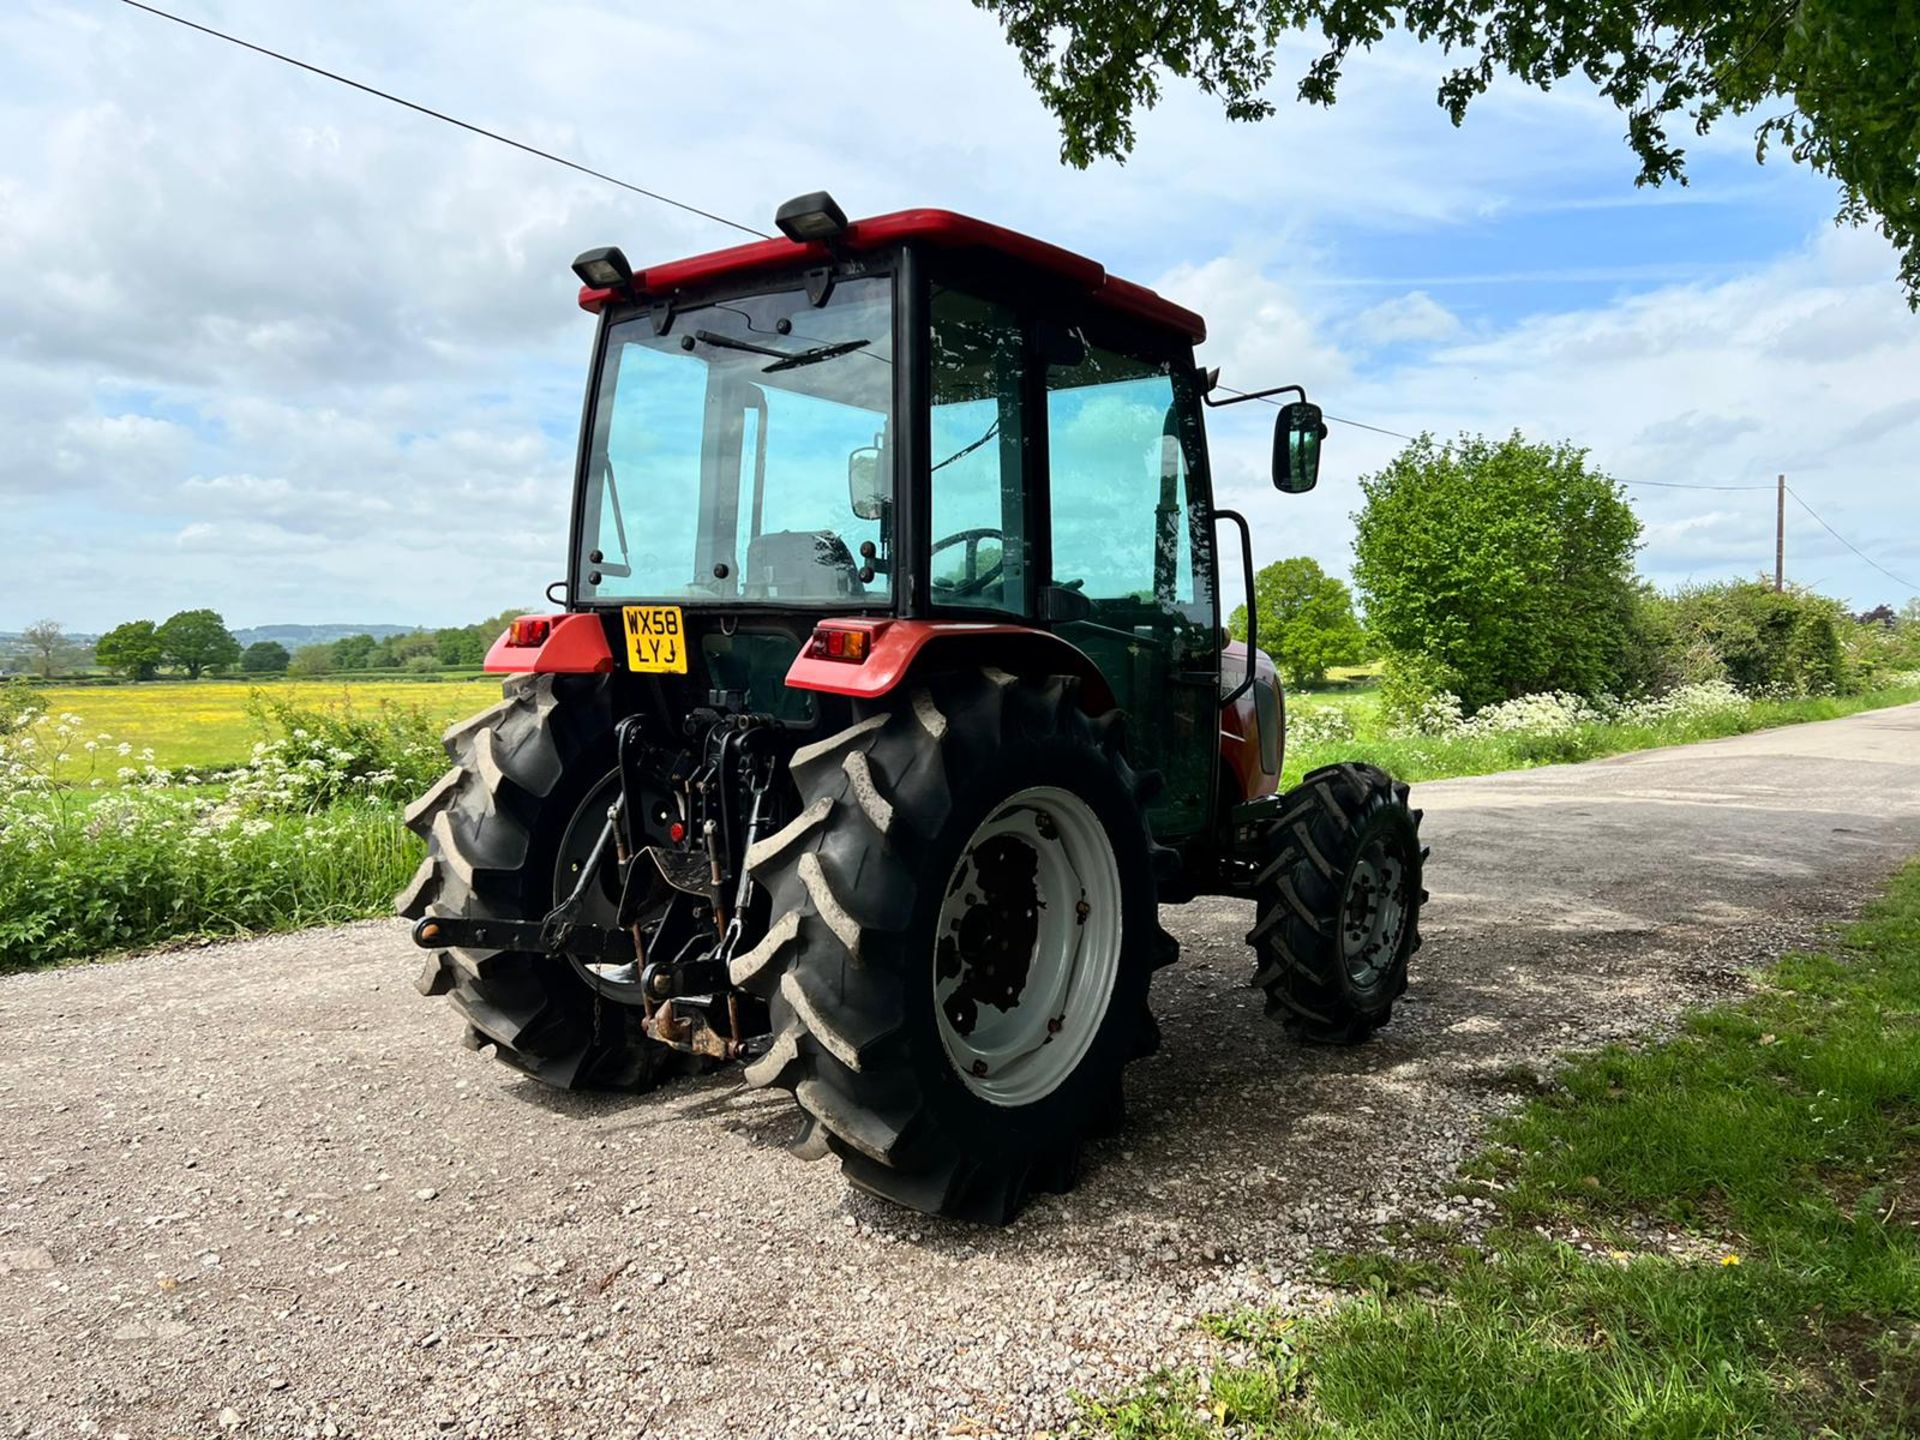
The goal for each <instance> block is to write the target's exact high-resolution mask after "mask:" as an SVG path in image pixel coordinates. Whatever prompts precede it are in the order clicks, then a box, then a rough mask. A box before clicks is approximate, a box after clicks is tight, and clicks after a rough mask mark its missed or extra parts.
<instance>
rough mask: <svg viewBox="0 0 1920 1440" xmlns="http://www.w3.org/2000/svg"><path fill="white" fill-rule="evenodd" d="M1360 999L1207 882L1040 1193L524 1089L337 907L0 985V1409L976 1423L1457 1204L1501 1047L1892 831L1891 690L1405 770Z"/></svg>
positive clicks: (1898, 786)
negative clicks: (1105, 1106) (1388, 925)
mask: <svg viewBox="0 0 1920 1440" xmlns="http://www.w3.org/2000/svg"><path fill="white" fill-rule="evenodd" d="M1415 800H1416V803H1419V804H1423V805H1424V806H1425V808H1426V811H1427V825H1426V828H1427V832H1428V835H1429V837H1430V839H1431V841H1432V844H1433V846H1434V857H1433V861H1432V865H1431V870H1430V875H1429V880H1430V884H1431V888H1432V890H1433V900H1432V904H1431V906H1430V908H1429V910H1428V912H1427V917H1428V918H1427V924H1426V934H1427V937H1428V940H1427V945H1426V948H1425V949H1424V950H1423V951H1422V952H1421V953H1420V955H1419V956H1418V957H1417V959H1416V962H1415V972H1414V979H1413V988H1412V990H1411V992H1410V993H1409V995H1408V996H1407V999H1406V1003H1405V1006H1404V1008H1403V1009H1402V1010H1401V1011H1400V1012H1399V1014H1398V1016H1397V1018H1396V1019H1395V1021H1394V1024H1393V1025H1392V1026H1391V1027H1390V1028H1389V1029H1388V1030H1386V1031H1385V1032H1383V1033H1382V1034H1381V1035H1380V1036H1379V1037H1378V1038H1377V1039H1376V1040H1375V1041H1374V1042H1373V1043H1372V1044H1370V1045H1367V1046H1365V1047H1362V1048H1360V1049H1357V1050H1351V1051H1324V1050H1304V1049H1300V1048H1297V1047H1295V1046H1294V1045H1292V1044H1290V1043H1289V1042H1288V1041H1287V1040H1286V1039H1285V1038H1284V1037H1283V1036H1282V1035H1281V1033H1280V1032H1279V1031H1278V1029H1277V1028H1275V1027H1274V1026H1272V1025H1271V1024H1270V1023H1269V1022H1267V1021H1266V1020H1265V1019H1264V1018H1263V1017H1262V1016H1261V1013H1260V1007H1259V1006H1258V1004H1257V1003H1255V997H1254V996H1253V994H1252V992H1249V991H1247V990H1246V989H1244V988H1242V986H1243V985H1244V982H1245V980H1246V978H1247V975H1248V972H1249V963H1248V960H1247V954H1246V951H1245V949H1244V947H1243V946H1242V945H1241V944H1240V936H1241V935H1242V934H1243V932H1244V931H1245V929H1246V928H1247V925H1248V924H1249V922H1250V916H1251V907H1250V906H1247V905H1244V904H1240V903H1234V902H1218V901H1209V902H1201V903H1196V904H1193V905H1188V906H1184V907H1180V908H1177V909H1170V910H1169V911H1168V912H1167V921H1168V925H1169V928H1170V929H1172V931H1173V932H1174V933H1175V934H1176V935H1177V936H1178V937H1179V938H1180V940H1181V942H1182V944H1183V946H1184V949H1185V956H1184V959H1183V961H1182V963H1181V964H1179V965H1177V966H1175V967H1173V968H1172V969H1170V970H1167V971H1164V972H1162V974H1161V976H1160V977H1159V978H1158V979H1157V981H1156V983H1155V1006H1156V1009H1157V1011H1158V1013H1159V1014H1160V1016H1161V1018H1162V1024H1163V1027H1164V1030H1165V1037H1166V1039H1165V1045H1164V1047H1163V1048H1162V1050H1161V1052H1160V1054H1159V1055H1158V1056H1156V1057H1155V1058H1153V1059H1151V1060H1148V1061H1146V1062H1144V1063H1142V1064H1140V1065H1138V1066H1136V1067H1135V1069H1134V1071H1133V1072H1132V1076H1133V1078H1132V1083H1131V1086H1130V1102H1131V1106H1130V1118H1129V1123H1128V1125H1127V1127H1126V1129H1125V1131H1124V1132H1123V1133H1122V1134H1121V1135H1120V1136H1119V1137H1118V1138H1116V1139H1114V1140H1112V1141H1110V1142H1107V1143H1105V1144H1103V1145H1101V1146H1100V1147H1098V1148H1097V1149H1096V1150H1095V1151H1094V1153H1093V1154H1092V1155H1091V1157H1090V1167H1089V1169H1090V1173H1089V1174H1088V1175H1087V1178H1086V1180H1085V1181H1084V1183H1083V1184H1082V1186H1081V1188H1080V1189H1079V1190H1078V1191H1077V1192H1075V1193H1074V1194H1072V1195H1069V1196H1065V1197H1048V1198H1045V1199H1043V1200H1041V1201H1040V1202H1039V1203H1037V1204H1035V1205H1034V1206H1032V1207H1031V1208H1030V1209H1029V1210H1028V1211H1027V1212H1026V1214H1025V1215H1023V1216H1022V1218H1021V1219H1020V1220H1019V1222H1018V1223H1016V1224H1015V1225H1013V1226H1012V1227H1010V1228H1008V1229H1006V1230H1004V1231H988V1230H981V1229H975V1228H969V1227H962V1226H958V1225H952V1224H946V1223H941V1222H935V1221H929V1220H926V1219H923V1218H921V1217H918V1216H914V1215H909V1214H906V1213H903V1212H899V1211H895V1210H892V1209H889V1208H886V1207H885V1206H883V1205H881V1204H879V1203H878V1202H874V1201H870V1200H867V1199H865V1198H863V1197H861V1196H858V1195H854V1194H852V1193H850V1192H849V1191H848V1190H847V1189H846V1187H845V1186H844V1185H843V1183H842V1182H841V1180H840V1178H839V1175H838V1174H837V1173H836V1171H835V1169H834V1167H833V1166H832V1165H830V1164H820V1165H805V1164H802V1163H800V1162H798V1161H796V1160H794V1159H793V1158H792V1157H790V1156H789V1155H787V1154H786V1153H785V1151H784V1150H783V1149H782V1142H783V1141H784V1140H785V1138H786V1137H787V1136H788V1134H789V1133H790V1131H791V1129H792V1119H791V1116H790V1114H789V1109H788V1107H789V1105H790V1103H791V1102H790V1101H789V1100H788V1099H787V1097H786V1096H784V1095H779V1094H767V1093H764V1092H748V1091H745V1090H743V1089H741V1088H740V1086H739V1083H738V1081H737V1080H736V1079H735V1078H734V1077H733V1076H731V1075H727V1074H720V1075H715V1076H711V1077H709V1078H706V1079H704V1080H701V1081H697V1082H691V1083H688V1084H684V1085H680V1086H678V1087H675V1088H673V1089H671V1090H669V1091H666V1092H663V1093H661V1094H658V1095H655V1096H652V1097H646V1098H640V1099H619V1098H605V1097H600V1098H594V1097H587V1098H581V1097H574V1096H565V1095H556V1094H553V1093H551V1092H548V1091H545V1090H543V1089H542V1088H540V1087H539V1086H537V1085H535V1084H533V1083H531V1082H529V1081H526V1080H523V1079H519V1078H516V1077H515V1075H514V1074H513V1073H512V1072H509V1071H508V1070H507V1069H506V1067H504V1066H500V1065H497V1064H494V1063H492V1062H491V1061H489V1060H488V1059H486V1058H485V1057H483V1056H480V1055H476V1054H473V1053H471V1052H468V1051H466V1050H463V1049H461V1048H460V1047H459V1046H458V1045H457V1044H456V1043H455V1036H456V1031H457V1028H458V1027H457V1026H456V1023H455V1020H454V1017H453V1015H452V1014H451V1013H450V1012H449V1011H448V1010H446V1009H445V1008H444V1006H443V1005H442V1004H440V1003H438V1002H435V1003H428V1002H426V1001H423V1000H421V999H420V998H419V997H418V996H417V995H416V994H415V992H414V989H413V985H412V979H413V976H414V974H415V973H416V971H417V970H418V961H417V959H416V958H415V954H414V952H413V951H412V950H411V947H410V946H409V945H408V943H407V940H406V936H405V932H404V931H403V930H402V929H401V928H400V927H399V926H398V925H397V924H389V923H368V924H363V925H355V926H348V927H345V928H343V929H338V930H328V931H310V932H307V933H304V934H298V935H287V936H277V937H273V938H269V939H264V940H250V941H244V942H238V943H234V944H226V945H219V946H214V947H210V948H206V949H202V950H197V951H188V952H181V953H172V954H161V955H153V956H148V957H144V958H140V959H135V960H130V961H126V962H122V963H118V964H111V965H99V966H87V967H81V968H75V969H67V970H58V971H48V972H44V973H39V974H31V975H24V976H15V977H11V978H6V979H0V1323H3V1324H4V1326H5V1329H4V1334H5V1336H6V1339H5V1343H4V1348H3V1349H0V1433H4V1434H11V1435H23V1436H24V1435H35V1436H37V1435H62V1436H66V1435H73V1434H99V1435H103V1436H105V1435H115V1434H125V1435H128V1436H173V1435H182V1436H188V1435H193V1436H198V1435H221V1434H227V1433H239V1434H243V1435H307V1436H314V1435H319V1436H333V1435H354V1436H415V1435H458V1436H473V1437H480V1436H516V1437H517V1436H547V1435H588V1434H592V1435H596V1436H604V1435H617V1436H629V1435H646V1434H657V1435H661V1436H667V1435H671V1436H674V1437H676V1440H678V1437H702V1436H719V1435H732V1436H772V1435H779V1436H786V1435H815V1434H831V1435H838V1434H857V1435H870V1436H875V1437H881V1436H887V1437H891V1436H896V1435H936V1436H937V1435H972V1436H985V1435H1009V1436H1020V1437H1028V1436H1031V1435H1033V1434H1035V1433H1036V1432H1053V1431H1057V1430H1058V1429H1060V1428H1061V1427H1062V1426H1063V1425H1064V1424H1065V1422H1066V1421H1067V1420H1068V1418H1069V1417H1070V1416H1071V1414H1072V1411H1073V1403H1072V1398H1071V1394H1072V1391H1073V1390H1075V1389H1076V1388H1078V1389H1101V1388H1106V1387H1110V1386H1112V1385H1114V1384H1116V1383H1118V1382H1121V1381H1124V1380H1126V1379H1128V1378H1130V1377H1134V1376H1137V1375H1139V1374H1140V1373H1141V1372H1142V1371H1144V1370H1146V1369H1149V1368H1151V1367H1152V1366H1153V1365H1155V1364H1157V1363H1161V1362H1165V1361H1172V1362H1175V1363H1178V1362H1180V1361H1182V1360H1184V1359H1186V1358H1188V1357H1190V1356H1194V1355H1197V1354H1201V1353H1204V1347H1203V1345H1202V1342H1201V1340H1200V1338H1199V1337H1198V1336H1197V1335H1196V1334H1195V1333H1194V1332H1193V1331H1192V1329H1191V1328H1190V1327H1189V1325H1188V1322H1189V1320H1190V1319H1191V1317H1192V1316H1193V1315H1195V1314H1196V1313H1198V1312H1201V1311H1203V1310H1206V1309H1209V1308H1216V1307H1220V1306H1224V1305H1230V1304H1235V1303H1240V1302H1243V1301H1259V1302H1262V1303H1268V1304H1273V1303H1289V1302H1300V1301H1302V1300H1304V1299H1307V1298H1310V1297H1311V1295H1312V1293H1313V1292H1312V1289H1311V1284H1310V1281H1309V1279H1308V1277H1309V1275H1310V1271H1311V1256H1312V1254H1313V1253H1314V1251H1316V1250H1317V1249H1320V1248H1322V1247H1324V1246H1326V1245H1328V1244H1331V1243H1336V1242H1338V1241H1341V1240H1343V1239H1348V1238H1358V1237H1363V1236H1365V1235H1366V1234H1368V1233H1371V1232H1374V1231H1375V1230H1377V1227H1379V1226H1380V1225H1382V1224H1386V1223H1388V1222H1391V1221H1396V1220H1399V1221H1407V1220H1416V1219H1421V1218H1433V1217H1443V1216H1447V1215H1449V1214H1452V1213H1454V1212H1456V1211H1458V1210H1460V1209H1461V1208H1462V1202H1459V1201H1457V1200H1451V1199H1449V1198H1448V1197H1447V1195H1446V1186H1447V1183H1448V1179H1449V1175H1450V1173H1451V1170H1452V1167H1453V1166H1454V1164H1455V1162H1456V1161H1457V1160H1458V1159H1459V1158H1460V1156H1461V1154H1462V1152H1463V1150H1465V1149H1466V1148H1467V1147H1469V1146H1470V1144H1471V1143H1472V1140H1473V1137H1474V1136H1475V1134H1476V1133H1477V1132H1478V1130H1479V1127H1480V1126H1481V1123H1482V1122H1483V1120H1484V1118H1485V1117H1486V1116H1487V1115H1488V1114H1489V1113H1490V1112H1491V1111H1494V1110H1496V1109H1498V1108H1500V1107H1502V1106H1504V1105H1507V1104H1509V1103H1511V1099H1512V1096H1513V1093H1514V1092H1515V1090H1516V1089H1517V1088H1524V1086H1525V1084H1526V1081H1525V1078H1524V1077H1525V1074H1526V1072H1527V1070H1528V1068H1529V1067H1531V1068H1535V1069H1538V1068H1543V1067H1547V1066H1550V1064H1551V1062H1552V1057H1554V1056H1555V1055H1556V1054H1558V1053H1561V1052H1563V1051H1565V1050H1567V1049H1569V1048H1578V1047H1584V1046H1589V1045H1593V1044H1596V1043H1598V1042H1600V1041H1604V1040H1608V1039H1613V1038H1616V1037H1623V1036H1631V1035H1635V1034H1640V1033H1644V1032H1647V1031H1648V1030H1650V1029H1655V1028H1657V1027H1659V1026H1660V1025H1661V1024H1663V1023H1664V1022H1666V1021H1667V1020H1669V1019H1670V1018H1671V1017H1672V1015H1673V1014H1674V1013H1675V1011H1676V1010H1677V1009H1679V1008H1680V1007H1683V1006H1688V1005H1692V1004H1696V1003H1699V1002H1701V1001H1703V1000H1706V999H1710V998H1712V997H1714V996H1715V995H1718V994H1723V993H1725V992H1727V991H1728V990H1731V989H1737V988H1738V987H1739V986H1740V984H1741V983H1742V982H1741V976H1742V973H1743V971H1744V970H1745V969H1746V968H1747V967H1749V966H1751V965H1752V964H1754V963H1756V962H1759V961H1764V960H1766V959H1768V958H1770V957H1772V956H1774V955H1776V954H1778V953H1779V952H1780V951H1781V950H1783V949H1786V948H1791V947H1792V946H1794V945H1797V944H1800V943H1803V942H1805V941H1807V940H1809V939H1811V938H1813V937H1815V936H1816V935H1817V934H1818V932H1819V931H1820V929H1821V927H1822V926H1823V925H1824V924H1825V923H1827V922H1830V921H1833V920H1838V919H1842V918H1845V917H1846V916H1848V915H1849V914H1850V913H1852V912H1853V911H1854V910H1856V909H1857V907H1858V905H1859V903H1860V902H1861V900H1862V898H1863V897H1864V896H1865V895H1867V894H1869V893H1870V892H1871V891H1872V890H1873V888H1874V887H1875V886H1876V885H1877V884H1879V883H1880V882H1881V881H1882V880H1884V878H1885V877H1886V876H1887V875H1888V873H1889V872H1890V871H1891V870H1892V869H1893V868H1894V866H1895V865H1896V864H1897V863H1898V862H1899V861H1900V860H1901V859H1902V858H1903V857H1904V856H1906V855H1909V854H1912V853H1913V852H1915V851H1920V706H1910V707H1906V708H1903V709H1899V710H1886V711H1879V712H1876V713H1871V714H1865V715H1859V716H1855V717H1853V718H1850V719H1846V720H1838V721H1833V722H1829V723H1825V724H1819V725H1806V726H1800V727H1797V728H1794V729H1789V730H1783V731H1776V732H1772V733H1768V734H1762V735H1752V736H1746V737H1743V738H1740V739H1736V740H1729V741H1723V742H1716V743H1713V744H1708V745H1700V746H1694V747H1690V748H1687V749H1684V750H1668V751H1654V752H1649V753H1645V754H1640V755H1633V756H1628V757H1623V758H1619V759H1615V760H1608V761H1601V762H1597V763H1592V764H1587V765H1578V766H1567V767H1560V768H1555V769H1548V770H1536V771H1530V772H1522V773H1516V774H1509V775H1498V776H1491V777H1487V778H1484V779H1476V780H1458V781H1448V782H1444V783H1438V784H1429V785H1422V786H1417V787H1415Z"/></svg>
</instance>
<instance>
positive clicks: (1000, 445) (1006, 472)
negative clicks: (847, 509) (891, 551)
mask: <svg viewBox="0 0 1920 1440" xmlns="http://www.w3.org/2000/svg"><path fill="white" fill-rule="evenodd" d="M1025 368H1026V345H1025V337H1024V335H1023V333H1022V331H1021V327H1020V323H1019V321H1018V319H1017V318H1016V317H1015V315H1014V313H1013V312H1012V311H1011V310H1008V309H1007V308H1005V307H1004V306H1001V305H997V304H994V303H992V302H991V301H986V300H981V299H978V298H976V297H974V296H971V295H967V294H965V293H963V292H961V291H958V290H951V289H944V288H936V289H935V291H934V294H933V409H932V417H931V419H932V424H931V429H932V438H933V445H932V451H933V466H932V495H933V505H932V522H931V533H932V538H933V555H932V558H931V562H930V569H931V576H932V591H931V594H932V600H933V603H934V604H935V605H942V606H948V605H954V606H966V607H973V608H979V609H985V610H1003V611H1010V612H1012V613H1013V614H1016V615H1024V614H1025V613H1026V612H1027V608H1028V600H1029V598H1030V593H1029V592H1030V585H1029V575H1030V572H1031V568H1032V565H1031V560H1030V558H1029V547H1028V540H1027V534H1026V487H1025V481H1024V476H1025V465H1026V456H1025V447H1026V429H1027V427H1026V425H1025V424H1024V421H1023V415H1022V409H1021V387H1022V384H1023V378H1024V375H1025Z"/></svg>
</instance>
